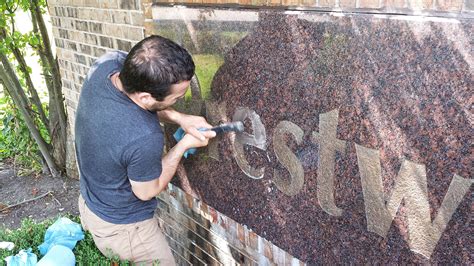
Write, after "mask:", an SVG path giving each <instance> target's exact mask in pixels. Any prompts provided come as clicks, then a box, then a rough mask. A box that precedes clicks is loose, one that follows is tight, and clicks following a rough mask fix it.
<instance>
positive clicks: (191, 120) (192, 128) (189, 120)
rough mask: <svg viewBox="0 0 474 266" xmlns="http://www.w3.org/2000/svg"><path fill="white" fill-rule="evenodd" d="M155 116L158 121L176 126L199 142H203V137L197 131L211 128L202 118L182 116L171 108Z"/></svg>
mask: <svg viewBox="0 0 474 266" xmlns="http://www.w3.org/2000/svg"><path fill="white" fill-rule="evenodd" d="M157 114H158V118H159V119H160V121H162V122H168V123H174V124H178V125H180V126H181V127H182V128H183V129H184V131H185V132H186V133H188V134H191V135H193V136H194V137H196V138H198V139H201V140H204V138H205V137H204V135H203V134H202V133H201V131H199V130H198V129H199V128H211V127H212V126H211V125H210V124H209V123H207V121H206V119H205V118H204V117H202V116H196V115H188V114H183V113H180V112H178V111H176V110H174V109H173V108H171V107H168V108H166V109H165V110H162V111H158V112H157Z"/></svg>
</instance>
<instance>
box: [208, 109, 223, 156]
mask: <svg viewBox="0 0 474 266" xmlns="http://www.w3.org/2000/svg"><path fill="white" fill-rule="evenodd" d="M206 118H207V121H208V122H209V124H211V125H215V126H217V124H219V123H221V122H225V120H227V119H226V108H225V103H224V102H222V103H217V102H211V101H206ZM207 151H208V155H209V157H211V158H213V159H214V160H217V161H219V139H218V138H213V139H211V140H210V141H209V145H207Z"/></svg>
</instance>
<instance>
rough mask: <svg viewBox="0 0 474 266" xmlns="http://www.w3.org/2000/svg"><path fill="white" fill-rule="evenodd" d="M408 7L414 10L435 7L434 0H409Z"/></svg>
mask: <svg viewBox="0 0 474 266" xmlns="http://www.w3.org/2000/svg"><path fill="white" fill-rule="evenodd" d="M407 3H408V8H410V9H414V10H420V9H431V8H432V7H433V0H407Z"/></svg>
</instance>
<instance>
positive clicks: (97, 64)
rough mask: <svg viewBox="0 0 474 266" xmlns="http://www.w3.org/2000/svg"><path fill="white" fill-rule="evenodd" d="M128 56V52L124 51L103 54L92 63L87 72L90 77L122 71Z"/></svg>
mask: <svg viewBox="0 0 474 266" xmlns="http://www.w3.org/2000/svg"><path fill="white" fill-rule="evenodd" d="M126 57H127V53H126V52H124V51H110V52H107V53H105V54H103V55H102V56H100V57H99V58H97V60H95V61H94V63H93V64H92V66H91V68H90V70H89V73H88V74H87V77H88V79H93V78H94V77H95V76H102V75H108V74H110V73H112V72H116V71H120V70H121V69H122V66H123V62H124V61H125V58H126Z"/></svg>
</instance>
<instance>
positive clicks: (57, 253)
mask: <svg viewBox="0 0 474 266" xmlns="http://www.w3.org/2000/svg"><path fill="white" fill-rule="evenodd" d="M74 265H76V257H75V256H74V253H72V250H70V249H69V248H68V247H65V246H62V245H54V246H53V247H52V248H51V249H50V250H49V251H48V253H46V255H44V257H42V258H41V259H40V260H39V261H38V264H37V266H74Z"/></svg>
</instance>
